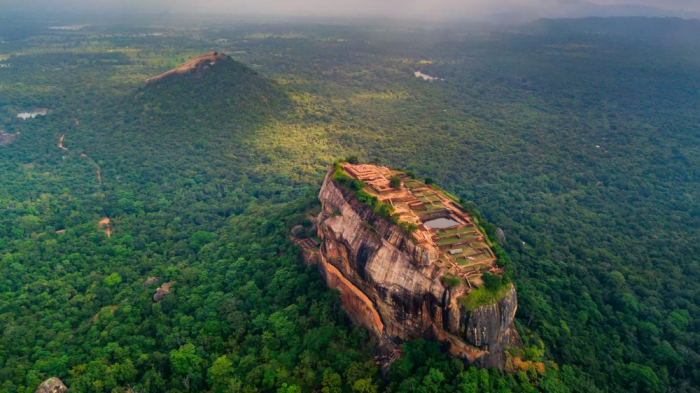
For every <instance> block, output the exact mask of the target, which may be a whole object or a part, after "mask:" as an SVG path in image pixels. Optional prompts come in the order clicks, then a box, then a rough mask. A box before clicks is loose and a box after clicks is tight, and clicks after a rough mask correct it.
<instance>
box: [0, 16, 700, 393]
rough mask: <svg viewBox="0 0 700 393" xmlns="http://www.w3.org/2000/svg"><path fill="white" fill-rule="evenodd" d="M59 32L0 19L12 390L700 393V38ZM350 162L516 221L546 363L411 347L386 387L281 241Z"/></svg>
mask: <svg viewBox="0 0 700 393" xmlns="http://www.w3.org/2000/svg"><path fill="white" fill-rule="evenodd" d="M57 18H58V19H59V20H60V19H61V17H58V16H52V17H51V18H50V19H49V18H46V19H44V18H43V17H41V16H33V17H26V16H18V15H14V16H7V17H3V18H2V19H1V20H0V42H1V43H0V65H1V67H0V133H1V134H3V135H4V136H3V137H0V168H1V169H0V331H1V332H2V335H0V391H2V392H17V391H22V392H32V391H34V389H35V388H36V387H37V386H38V385H39V383H41V381H43V380H44V379H46V378H48V377H51V376H57V377H59V378H61V379H62V380H63V381H64V382H65V383H66V385H68V386H69V387H70V388H71V391H76V392H83V391H85V392H92V391H96V392H106V391H117V392H119V391H128V390H131V391H134V392H137V391H138V392H166V391H170V392H178V391H179V392H185V391H217V392H219V391H232V392H238V391H245V392H254V391H275V392H307V391H323V392H374V391H392V392H412V391H415V392H437V391H447V392H477V391H479V392H481V391H487V392H488V391H492V392H508V391H511V392H527V391H537V390H539V391H547V392H568V391H577V392H597V391H636V392H648V391H658V392H663V391H678V392H696V391H698V389H697V386H700V371H699V370H700V356H699V355H698V354H699V353H700V347H699V344H698V340H699V334H698V332H699V331H700V319H699V317H698V312H699V310H698V304H700V302H699V300H700V299H699V294H698V279H699V278H700V277H699V276H700V271H699V270H698V262H699V258H698V255H700V246H698V244H700V231H698V228H700V204H699V203H698V198H700V195H698V194H699V192H698V191H699V190H698V182H699V180H700V176H699V175H700V174H699V173H698V168H700V157H699V155H700V151H699V150H700V140H699V139H700V133H699V132H698V125H699V124H700V94H698V92H699V91H700V78H699V77H698V75H700V72H699V71H700V51H698V49H700V47H699V44H698V43H697V41H696V40H693V39H692V37H697V35H698V33H700V28H699V27H698V25H697V23H696V21H682V20H676V19H668V20H666V19H665V20H654V19H617V20H615V19H608V20H606V19H590V20H578V21H573V22H572V21H558V20H545V21H540V22H537V23H534V24H531V25H527V26H521V27H518V28H508V29H505V28H504V29H500V28H493V27H487V26H468V27H464V26H460V25H441V26H427V25H421V24H399V23H375V22H371V21H370V22H359V21H356V22H355V23H352V24H348V23H301V22H294V23H292V22H284V23H283V22H278V23H262V22H260V23H253V22H242V21H238V22H237V23H229V22H227V21H225V20H223V19H222V20H217V19H208V20H185V21H183V20H178V19H177V18H172V19H168V18H167V16H158V18H159V19H158V21H157V22H152V21H151V22H148V21H146V20H141V19H138V18H135V19H134V20H132V21H130V22H128V23H127V22H120V23H116V22H114V21H109V23H99V21H95V22H94V23H91V25H90V26H86V27H82V28H81V29H78V30H57V29H49V27H51V26H56V25H73V24H83V23H82V22H84V21H80V20H68V19H66V20H61V23H57V22H56V20H57ZM152 26H157V27H152ZM208 51H222V52H224V53H226V54H228V55H230V56H231V57H232V58H233V59H235V60H236V61H235V62H234V61H231V62H227V63H225V64H222V66H221V67H214V68H212V70H211V71H212V72H210V73H208V74H206V75H205V77H202V78H194V79H192V78H184V79H179V80H173V81H167V83H166V82H165V81H164V82H163V83H159V84H157V85H154V86H148V87H145V86H144V80H145V79H146V78H147V77H150V76H153V75H156V74H158V73H160V72H163V71H166V70H168V69H170V68H173V67H175V66H177V65H179V64H181V63H182V62H183V61H185V60H187V59H189V58H191V57H193V56H195V55H199V54H201V53H203V52H208ZM415 71H422V72H423V73H425V74H427V75H431V76H434V77H437V78H441V79H442V80H434V81H427V80H423V79H421V78H416V77H415V76H414V72H415ZM38 108H45V109H48V113H47V114H46V115H45V116H37V117H36V118H33V119H32V118H30V119H26V120H24V119H21V118H18V117H17V114H18V113H21V112H25V111H32V110H34V109H38ZM7 135H10V136H7ZM62 137H63V139H62V146H63V147H64V149H62V148H60V147H59V140H61V138H62ZM347 155H357V156H359V157H360V158H361V159H362V160H366V161H379V162H383V163H386V164H390V165H392V166H395V167H401V168H405V169H410V170H413V171H414V172H415V173H416V174H417V175H419V176H421V177H423V178H425V177H431V178H432V179H435V181H436V182H438V183H439V184H440V185H441V186H442V187H443V188H445V189H446V190H449V191H450V192H451V193H453V194H456V195H458V196H459V197H460V198H463V199H465V200H470V201H473V202H474V203H475V204H476V205H477V206H478V207H479V210H480V211H481V213H482V215H483V216H484V218H486V219H487V220H488V221H489V222H491V223H493V224H494V225H497V226H499V227H501V228H502V229H503V230H504V233H505V236H506V241H505V242H504V243H503V246H504V248H505V249H506V251H507V252H508V253H509V254H510V257H511V259H512V260H513V261H514V282H515V285H516V288H517V290H518V297H519V309H518V313H517V318H518V328H519V329H520V331H521V334H522V335H523V338H524V340H525V343H526V350H527V351H528V352H529V353H528V354H527V357H528V358H531V359H533V360H537V361H544V362H545V364H546V366H547V367H546V371H545V372H543V373H541V372H537V371H536V370H532V369H531V370H528V371H527V372H525V371H521V372H519V373H518V374H516V375H509V374H504V373H502V372H498V371H495V370H490V371H487V370H477V369H475V368H473V367H472V368H470V367H466V366H465V365H464V364H463V363H462V362H460V361H456V360H453V359H449V358H448V357H446V355H445V354H444V353H443V352H441V351H440V349H439V347H438V345H437V344H435V343H428V342H425V341H423V340H417V341H415V342H411V343H408V344H406V345H405V346H404V352H405V356H404V357H403V358H402V359H400V360H398V361H397V362H395V363H394V364H393V365H392V367H391V369H390V370H389V371H388V372H387V373H386V374H385V375H382V374H380V372H379V370H378V368H377V367H376V365H375V363H374V361H373V360H372V356H373V355H374V347H373V344H372V341H371V339H370V337H369V335H368V334H367V332H365V331H363V330H362V329H360V328H357V327H353V326H352V325H351V324H350V323H349V321H348V320H347V318H346V317H345V315H344V313H343V311H342V309H341V308H340V303H339V301H338V295H337V293H335V292H334V291H331V290H328V289H327V288H325V286H324V285H323V284H322V282H321V281H320V279H319V276H318V274H317V272H316V271H315V269H314V268H306V267H305V266H304V265H303V264H302V262H301V260H300V258H299V256H298V252H299V250H298V249H297V248H296V246H294V245H293V244H292V243H291V242H290V241H289V239H288V233H289V229H290V228H291V227H292V226H293V225H296V224H298V223H305V224H306V223H307V222H306V221H305V220H304V215H305V214H306V212H308V211H310V210H313V209H314V208H315V207H316V201H315V194H316V193H317V192H318V188H319V186H320V183H321V181H322V178H323V175H324V173H325V172H326V171H327V170H328V169H329V168H330V166H331V163H332V162H334V161H335V160H337V159H338V158H341V157H345V156H347ZM103 217H108V218H109V219H110V220H111V224H110V229H111V236H109V237H108V236H106V234H105V231H104V230H101V228H99V227H98V222H99V221H100V219H101V218H103ZM102 229H103V228H102ZM148 277H159V278H160V283H159V284H152V285H150V286H144V282H145V280H146V279H147V278H148ZM164 282H170V283H171V284H172V287H171V293H170V294H169V295H167V296H166V297H165V299H164V300H162V301H161V302H154V301H153V300H152V296H153V294H154V293H155V290H156V288H157V286H158V285H160V284H162V283H164Z"/></svg>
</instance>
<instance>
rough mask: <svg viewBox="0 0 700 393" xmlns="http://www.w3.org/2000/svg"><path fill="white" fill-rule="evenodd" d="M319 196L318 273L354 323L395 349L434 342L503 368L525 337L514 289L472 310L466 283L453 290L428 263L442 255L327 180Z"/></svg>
mask: <svg viewBox="0 0 700 393" xmlns="http://www.w3.org/2000/svg"><path fill="white" fill-rule="evenodd" d="M319 198H320V200H321V202H322V205H323V208H322V211H321V214H320V215H319V219H318V235H319V238H320V239H321V247H320V257H319V258H318V259H319V260H320V261H319V271H320V272H321V274H322V276H323V277H324V278H325V281H326V283H327V285H328V286H329V287H332V288H337V289H339V290H340V291H341V293H342V296H341V299H342V301H343V305H344V307H345V309H346V311H347V312H348V315H349V316H350V317H351V319H352V320H353V321H354V322H355V323H358V324H360V325H362V326H364V327H366V328H367V329H368V330H369V331H370V332H372V333H373V334H374V335H375V336H376V337H378V338H379V339H380V340H381V341H384V342H388V343H390V344H392V343H395V342H398V343H400V342H402V341H407V340H412V339H415V338H419V337H426V338H429V339H435V340H438V341H440V342H441V343H443V344H445V346H446V347H447V349H448V351H449V352H450V353H451V354H452V355H453V356H456V357H459V358H463V359H465V360H466V361H468V362H469V363H471V364H476V365H478V366H481V367H498V368H503V367H504V365H505V360H506V358H505V349H506V347H507V346H509V345H518V344H519V343H520V338H519V336H518V333H517V331H516V330H515V327H514V326H513V319H514V316H515V311H516V308H517V296H516V293H515V289H514V288H513V287H512V286H511V288H510V290H508V291H507V293H506V295H505V296H504V297H503V298H501V299H500V301H498V302H496V303H495V304H492V305H489V306H483V307H479V308H475V309H473V310H471V311H467V310H466V309H465V307H464V306H461V305H460V304H459V302H458V297H459V296H462V295H465V294H466V293H467V291H468V290H467V288H465V287H464V285H461V284H460V285H459V286H456V287H452V288H449V287H446V286H445V285H443V283H442V282H441V281H440V277H442V276H443V275H444V274H445V273H446V268H440V267H438V265H437V264H434V263H429V261H434V260H435V259H436V258H437V255H433V254H434V253H436V251H435V250H430V249H427V248H424V247H422V246H420V245H418V244H417V243H416V242H415V241H414V239H413V238H412V237H411V236H410V235H407V234H405V233H404V232H403V231H402V230H401V229H400V228H399V227H398V226H397V225H394V224H393V223H392V222H391V221H390V220H388V219H386V218H384V217H381V216H379V215H377V214H375V212H374V211H373V210H372V208H370V207H369V206H367V205H366V204H364V203H362V202H360V201H358V200H357V198H356V197H355V195H354V194H353V193H352V192H349V191H347V190H346V189H344V188H342V187H340V186H338V185H336V184H335V183H334V182H333V181H332V171H331V172H329V173H328V175H327V176H326V178H325V180H324V183H323V186H322V188H321V192H320V194H319Z"/></svg>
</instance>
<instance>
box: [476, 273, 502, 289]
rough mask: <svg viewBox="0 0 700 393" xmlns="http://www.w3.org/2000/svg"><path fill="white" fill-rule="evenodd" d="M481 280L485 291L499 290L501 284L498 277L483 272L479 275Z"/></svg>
mask: <svg viewBox="0 0 700 393" xmlns="http://www.w3.org/2000/svg"><path fill="white" fill-rule="evenodd" d="M481 279H482V280H483V281H484V287H486V289H488V290H489V291H494V292H495V291H498V290H499V289H501V285H502V284H503V282H502V280H501V278H500V277H499V276H498V275H496V274H493V273H489V272H484V273H483V274H482V275H481Z"/></svg>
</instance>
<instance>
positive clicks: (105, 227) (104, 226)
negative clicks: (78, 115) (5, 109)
mask: <svg viewBox="0 0 700 393" xmlns="http://www.w3.org/2000/svg"><path fill="white" fill-rule="evenodd" d="M75 124H76V125H78V124H80V122H79V121H78V119H75ZM65 136H66V134H63V135H61V139H59V140H58V147H59V148H60V149H62V150H68V148H67V147H65V146H63V138H65ZM80 156H81V157H83V158H86V159H88V160H90V161H91V162H92V163H93V164H95V168H96V172H97V182H98V183H99V184H100V188H102V169H101V168H100V166H99V165H98V164H97V161H95V160H93V159H92V157H90V156H88V155H87V154H85V153H81V154H80ZM103 191H104V190H103ZM97 228H98V229H99V230H101V231H104V233H105V235H107V237H111V236H112V227H111V221H110V220H109V218H108V217H103V218H102V219H101V220H100V221H99V222H98V223H97ZM63 232H65V229H63V230H61V231H56V233H63Z"/></svg>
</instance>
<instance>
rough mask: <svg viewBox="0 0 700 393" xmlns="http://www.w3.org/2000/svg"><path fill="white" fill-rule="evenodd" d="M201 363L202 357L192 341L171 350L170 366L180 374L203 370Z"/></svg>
mask: <svg viewBox="0 0 700 393" xmlns="http://www.w3.org/2000/svg"><path fill="white" fill-rule="evenodd" d="M201 364H202V358H201V357H199V355H197V354H196V353H195V347H194V345H192V344H190V343H187V344H185V345H183V346H181V347H180V348H179V349H174V350H172V351H170V367H171V368H172V370H173V371H174V372H176V373H178V374H182V375H187V374H190V373H197V372H199V371H200V370H201V369H200V367H201ZM223 365H225V364H223ZM223 365H222V366H223Z"/></svg>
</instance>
